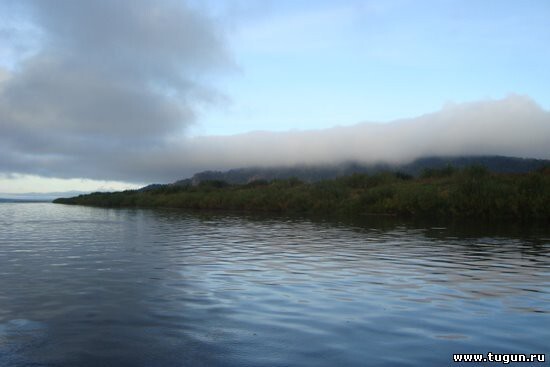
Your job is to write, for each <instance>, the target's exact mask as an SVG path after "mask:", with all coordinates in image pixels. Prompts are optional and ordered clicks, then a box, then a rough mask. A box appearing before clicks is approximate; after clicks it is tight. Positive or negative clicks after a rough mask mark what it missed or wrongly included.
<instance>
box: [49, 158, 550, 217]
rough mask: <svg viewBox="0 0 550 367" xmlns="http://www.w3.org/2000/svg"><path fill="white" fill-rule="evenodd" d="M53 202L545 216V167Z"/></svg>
mask: <svg viewBox="0 0 550 367" xmlns="http://www.w3.org/2000/svg"><path fill="white" fill-rule="evenodd" d="M54 203H60V204H76V205H88V206H99V207H168V208H186V209H209V210H211V209H223V210H236V211H253V212H254V211H255V212H258V211H261V212H277V213H300V214H331V215H333V214H335V215H348V216H349V215H351V216H363V215H392V216H403V217H416V216H418V217H436V218H437V217H462V218H468V217H469V218H514V219H522V220H527V219H543V220H550V169H548V168H545V169H541V170H538V171H535V172H531V173H526V174H495V173H490V172H488V171H487V170H486V169H485V168H483V167H481V166H472V167H467V168H465V169H461V170H456V169H453V168H452V167H447V168H443V169H432V170H427V171H425V172H424V173H423V174H422V175H421V176H419V177H417V178H414V177H411V176H409V175H405V174H400V173H395V172H384V173H379V174H375V175H365V174H355V175H351V176H346V177H340V178H337V179H333V180H324V181H319V182H315V183H304V182H301V181H299V180H297V179H287V180H274V181H271V182H266V181H254V182H251V183H248V184H245V185H229V184H227V183H225V182H223V181H204V182H201V183H200V184H199V185H197V186H176V185H166V186H162V187H158V188H154V189H151V190H144V191H140V190H128V191H122V192H112V193H92V194H88V195H80V196H77V197H73V198H60V199H56V200H54Z"/></svg>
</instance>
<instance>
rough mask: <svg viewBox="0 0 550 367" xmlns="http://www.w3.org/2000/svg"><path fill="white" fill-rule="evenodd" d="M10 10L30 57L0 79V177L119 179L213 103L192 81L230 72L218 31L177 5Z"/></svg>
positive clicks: (126, 2) (47, 5)
mask: <svg viewBox="0 0 550 367" xmlns="http://www.w3.org/2000/svg"><path fill="white" fill-rule="evenodd" d="M14 8H17V9H18V10H20V11H25V14H26V15H27V16H28V17H30V19H32V22H33V24H35V25H36V27H37V28H38V29H40V48H39V49H38V50H37V51H36V52H34V53H33V54H32V56H30V57H28V58H26V59H25V60H23V61H21V62H20V63H19V64H18V65H17V67H16V68H15V69H14V70H11V71H9V72H7V71H1V72H0V153H1V154H2V157H3V158H2V160H1V161H0V171H3V172H20V173H38V174H45V175H48V176H57V177H74V176H75V175H76V176H78V177H85V176H93V177H95V178H97V177H98V176H105V177H109V176H113V175H114V176H124V175H119V174H118V173H116V172H119V171H121V170H124V166H125V165H126V164H127V163H129V164H130V165H131V164H132V160H133V159H135V155H136V154H139V153H143V152H154V151H155V150H156V149H159V148H160V147H163V146H165V145H166V144H167V143H166V141H167V139H172V138H173V137H175V136H182V135H183V133H184V131H185V128H186V127H187V126H188V125H189V124H191V123H193V121H194V118H195V113H196V106H197V104H202V103H210V102H213V101H216V100H218V99H220V98H221V96H220V94H219V93H218V92H217V91H215V90H214V89H212V88H210V87H209V86H208V85H206V84H205V83H204V82H203V80H202V79H203V78H202V77H203V76H204V75H206V74H209V73H211V72H216V71H222V70H224V69H228V68H231V67H232V62H231V59H230V57H229V55H228V52H227V50H226V49H225V43H224V40H223V36H222V34H221V33H222V30H221V29H219V27H218V26H217V25H216V23H215V22H214V21H213V20H212V19H210V18H208V17H206V16H205V15H203V14H201V13H199V12H197V11H196V10H194V9H192V8H190V7H187V6H186V5H185V4H184V3H183V2H181V1H169V0H168V1H140V0H121V1H108V0H105V1H101V0H99V1H85V2H81V1H70V0H55V1H28V2H25V3H24V4H23V6H17V7H14ZM11 37H14V36H13V32H11ZM121 157H123V158H122V159H121ZM113 161H119V162H118V163H119V164H120V166H116V167H115V166H114V165H113V164H112V162H113ZM71 164H76V165H77V166H78V167H79V168H77V167H71ZM125 178H129V177H128V176H125ZM134 178H135V177H134Z"/></svg>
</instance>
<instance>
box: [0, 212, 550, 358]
mask: <svg viewBox="0 0 550 367" xmlns="http://www.w3.org/2000/svg"><path fill="white" fill-rule="evenodd" d="M369 223H370V224H369ZM484 230H485V232H480V231H478V230H475V229H472V228H471V227H464V228H458V227H454V226H453V227H433V226H432V227H430V226H425V225H423V227H422V226H418V225H410V224H400V223H392V222H391V221H390V222H389V223H388V222H384V223H382V224H378V223H374V222H373V220H367V224H338V223H331V222H323V221H311V220H306V219H291V218H273V217H271V218H270V217H263V218H257V217H251V216H236V215H227V214H213V215H198V214H193V213H186V212H181V211H177V210H126V209H119V210H117V209H98V208H86V207H74V206H63V205H55V204H0V366H33V367H37V366H52V367H53V366H55V367H59V366H365V365H367V366H407V365H410V366H420V365H422V366H451V365H459V364H457V363H453V362H452V354H453V353H487V352H493V353H546V362H545V363H533V364H525V363H523V364H518V365H524V366H533V365H536V366H548V365H549V362H548V360H549V359H550V355H549V354H548V353H549V352H550V348H549V345H550V342H549V340H550V302H549V301H550V266H549V265H550V234H549V233H548V232H547V231H545V230H540V229H536V230H533V229H528V230H524V229H521V228H520V229H518V230H516V231H515V230H511V229H510V228H509V227H505V231H504V232H503V231H501V230H498V231H497V230H495V231H491V230H490V229H487V228H485V229H484ZM502 233H504V234H502ZM462 365H470V366H473V365H476V366H477V365H479V364H473V363H469V364H462Z"/></svg>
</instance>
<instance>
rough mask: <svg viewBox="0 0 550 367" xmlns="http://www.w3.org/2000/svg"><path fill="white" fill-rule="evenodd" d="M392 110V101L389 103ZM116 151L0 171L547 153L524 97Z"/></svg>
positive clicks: (48, 158)
mask: <svg viewBox="0 0 550 367" xmlns="http://www.w3.org/2000/svg"><path fill="white" fill-rule="evenodd" d="M396 108H397V107H396ZM139 142H140V140H139V139H132V138H128V139H126V140H125V141H124V144H120V145H119V146H117V147H116V149H114V148H113V149H102V143H101V142H96V143H97V144H94V141H93V140H90V145H83V146H79V147H78V149H74V150H66V149H65V148H66V146H61V148H60V149H65V150H57V148H56V146H55V145H53V144H52V145H50V146H48V147H47V149H48V154H45V155H29V154H27V155H21V154H16V152H13V151H12V152H11V153H12V156H13V157H10V155H9V153H8V154H5V155H4V156H3V160H2V162H1V163H0V172H2V171H4V172H19V173H32V174H39V175H47V176H55V177H67V178H69V177H85V178H92V179H109V180H121V181H127V182H165V183H167V182H173V181H175V180H178V179H181V178H185V177H190V176H192V175H193V174H194V173H196V172H200V171H204V170H227V169H232V168H245V167H257V166H262V167H275V166H293V165H323V164H338V163H340V162H349V161H356V162H358V163H365V164H371V163H380V162H385V163H389V164H404V163H408V162H411V161H413V160H415V159H417V158H420V157H425V156H457V155H460V156H472V155H501V156H515V157H525V158H539V159H549V158H550V144H549V142H550V112H548V111H545V110H543V109H542V108H541V107H540V106H538V105H537V104H536V103H535V102H534V101H532V100H531V99H530V98H528V97H523V96H517V95H512V96H509V97H507V98H504V99H501V100H487V101H480V102H471V103H464V104H452V105H451V104H449V105H446V106H445V107H444V108H442V110H440V111H438V112H435V113H431V114H426V115H423V116H420V117H416V118H411V119H403V120H398V121H394V122H389V123H383V124H382V123H360V124H357V125H354V126H348V127H335V128H331V129H325V130H314V131H298V132H296V131H291V132H251V133H247V134H240V135H233V136H204V137H195V138H180V139H175V138H173V139H168V138H167V139H166V140H165V141H164V142H162V143H158V144H155V145H140V143H139Z"/></svg>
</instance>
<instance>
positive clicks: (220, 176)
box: [146, 156, 550, 189]
mask: <svg viewBox="0 0 550 367" xmlns="http://www.w3.org/2000/svg"><path fill="white" fill-rule="evenodd" d="M473 165H480V166H484V167H486V168H487V169H488V170H489V171H491V172H496V173H526V172H532V171H535V170H538V169H541V168H543V167H550V160H547V159H525V158H515V157H500V156H468V157H424V158H419V159H416V160H414V161H413V162H410V163H405V164H387V163H377V164H361V163H357V162H345V163H341V164H336V165H297V166H287V167H251V168H238V169H231V170H227V171H203V172H199V173H196V174H194V175H193V177H190V178H187V179H183V180H179V181H176V182H175V183H174V184H175V185H196V184H198V183H200V182H203V181H209V180H217V181H225V182H227V183H230V184H246V183H249V182H252V181H256V180H265V181H272V180H277V179H288V178H297V179H299V180H301V181H304V182H316V181H321V180H327V179H328V180H329V179H334V178H336V177H341V176H347V175H351V174H354V173H366V174H376V173H378V172H384V171H392V172H398V173H401V174H406V175H411V176H419V175H421V174H422V173H423V172H424V171H425V170H429V169H441V168H446V167H448V166H451V167H453V168H457V169H461V168H465V167H469V166H473ZM159 186H160V185H158V184H153V185H149V186H146V189H152V188H157V187H159Z"/></svg>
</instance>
